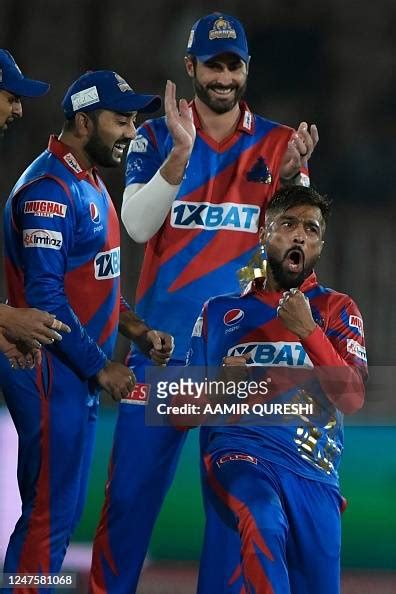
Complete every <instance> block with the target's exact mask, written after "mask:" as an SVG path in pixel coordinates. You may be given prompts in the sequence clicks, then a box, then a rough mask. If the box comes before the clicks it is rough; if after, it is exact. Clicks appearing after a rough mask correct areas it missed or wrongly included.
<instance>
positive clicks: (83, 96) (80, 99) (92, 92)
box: [71, 86, 99, 111]
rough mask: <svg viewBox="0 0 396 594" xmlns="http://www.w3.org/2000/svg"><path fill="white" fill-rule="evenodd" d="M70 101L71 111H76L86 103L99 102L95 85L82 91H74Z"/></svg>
mask: <svg viewBox="0 0 396 594" xmlns="http://www.w3.org/2000/svg"><path fill="white" fill-rule="evenodd" d="M71 103H72V106H73V111H77V110H78V109H81V108H82V107H86V106H87V105H93V104H94V103H99V94H98V89H97V88H96V86H93V87H89V89H83V90H82V91H78V93H74V95H72V96H71Z"/></svg>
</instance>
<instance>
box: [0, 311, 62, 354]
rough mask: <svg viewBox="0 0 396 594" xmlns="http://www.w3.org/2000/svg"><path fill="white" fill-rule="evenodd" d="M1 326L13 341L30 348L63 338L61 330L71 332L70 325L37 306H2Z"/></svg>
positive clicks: (7, 336) (8, 338) (0, 313)
mask: <svg viewBox="0 0 396 594" xmlns="http://www.w3.org/2000/svg"><path fill="white" fill-rule="evenodd" d="M0 326H2V327H3V328H4V330H5V336H6V338H7V340H8V341H9V342H11V343H14V344H15V343H16V342H17V341H21V342H22V343H24V345H25V347H26V348H28V349H37V348H39V347H40V346H41V345H42V344H52V343H53V342H54V341H55V340H62V335H61V334H59V332H67V333H69V332H70V328H69V326H67V325H66V324H63V323H62V322H61V321H60V320H57V319H56V318H55V316H53V315H52V314H49V313H47V312H45V311H40V310H39V309H35V308H13V307H9V306H8V305H1V307H0Z"/></svg>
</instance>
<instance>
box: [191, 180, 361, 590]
mask: <svg viewBox="0 0 396 594" xmlns="http://www.w3.org/2000/svg"><path fill="white" fill-rule="evenodd" d="M329 211H330V204H329V201H328V200H327V199H326V198H325V197H323V196H321V195H320V194H318V193H317V192H315V191H313V190H312V189H311V188H304V187H292V188H288V189H283V190H281V191H279V192H278V193H277V194H276V195H275V196H274V198H273V200H272V201H271V203H270V205H269V206H268V207H267V212H266V220H265V228H263V229H262V230H261V231H262V232H261V241H262V243H263V245H264V247H265V249H266V254H267V279H266V280H265V281H264V282H263V281H262V280H257V281H254V282H253V283H252V284H251V286H250V287H249V288H248V290H246V291H245V292H244V293H243V294H242V295H241V294H237V293H235V294H233V295H221V296H218V297H214V298H213V299H210V300H209V301H208V302H207V303H206V304H205V307H204V309H203V312H202V314H201V316H200V318H198V321H197V324H196V327H195V329H194V332H193V337H192V342H191V351H190V353H189V364H190V365H193V366H199V367H202V368H209V369H215V368H217V369H219V368H220V369H224V368H222V367H221V366H222V365H226V366H227V367H226V370H227V372H228V373H229V374H230V377H231V378H232V377H233V372H234V373H235V369H236V368H235V366H237V367H238V369H237V372H238V375H239V378H241V375H240V373H241V370H242V369H245V370H247V369H248V368H249V367H250V365H252V366H254V367H251V369H252V372H255V375H254V376H253V377H254V378H255V379H256V380H257V381H259V380H260V379H263V378H266V381H267V382H268V377H269V378H271V381H270V382H269V383H268V385H269V392H268V395H266V396H265V397H264V398H261V399H258V400H257V401H258V402H263V401H266V402H272V403H273V402H278V403H293V402H294V403H295V404H309V403H311V405H312V407H313V408H312V411H313V414H304V413H302V414H301V415H300V416H295V417H294V421H291V420H290V419H289V421H286V420H285V417H283V418H281V420H279V419H280V417H278V418H277V420H276V419H275V418H274V416H272V417H271V416H268V417H267V418H266V419H263V418H260V417H255V419H253V420H251V421H250V422H249V418H248V417H246V418H243V417H242V418H239V420H238V421H237V422H234V423H230V424H224V422H223V425H222V426H217V427H214V426H213V427H203V428H202V433H204V434H205V443H206V446H205V448H204V451H203V455H204V467H205V481H206V484H207V485H208V486H209V494H208V498H209V499H210V500H211V502H212V504H213V509H216V510H217V514H218V515H217V518H216V521H215V523H214V525H213V526H212V525H211V523H212V520H213V518H212V517H211V516H208V524H209V525H208V526H207V530H208V531H209V532H211V533H212V534H215V532H214V530H218V525H219V523H221V522H222V523H223V525H224V530H226V531H228V542H226V545H225V546H226V549H227V551H228V553H230V551H232V550H234V555H233V557H229V558H228V565H227V566H226V567H224V566H219V565H218V566H215V565H213V564H212V563H210V562H209V563H207V561H208V560H209V556H210V552H211V549H212V550H213V547H214V546H216V541H215V540H212V543H211V546H210V543H207V546H208V548H209V551H207V555H206V559H205V556H204V559H203V562H202V564H201V569H200V588H201V589H202V590H204V591H207V592H209V591H210V590H211V591H212V592H216V594H240V593H241V592H254V593H255V594H308V593H311V592H320V593H321V594H339V592H340V548H341V526H340V515H341V511H342V509H343V506H344V503H345V502H344V500H343V498H342V497H341V495H340V490H339V480H338V467H339V463H340V457H341V454H342V450H343V413H346V414H352V413H354V412H356V411H357V410H359V408H361V406H362V405H363V401H364V392H365V390H364V381H365V380H366V378H367V359H366V349H365V343H364V331H363V321H362V318H361V314H360V312H359V310H358V308H357V306H356V304H355V303H354V301H353V300H352V299H351V298H350V297H349V296H348V295H344V294H342V293H338V292H337V291H334V290H332V289H328V288H325V287H323V286H322V285H319V284H318V281H317V279H316V276H315V273H314V267H315V265H316V263H317V261H318V259H319V257H320V254H321V251H322V248H323V244H324V242H323V239H324V234H325V228H326V224H327V221H328V216H329ZM238 310H239V311H241V312H243V314H244V315H243V317H242V316H241V318H240V322H238V324H237V325H235V331H234V332H232V333H229V332H228V333H227V326H226V325H225V323H224V320H225V319H226V317H227V314H229V313H230V312H232V311H238ZM260 366H261V369H263V373H262V375H259V374H258V373H257V372H259V371H260ZM206 372H207V373H209V371H208V369H207V371H206ZM293 376H294V377H293ZM244 379H245V380H246V379H247V378H246V377H245V378H244ZM285 386H286V387H285ZM222 400H223V402H224V398H223V399H222ZM215 401H216V399H215ZM217 401H218V399H217ZM247 402H249V400H248V401H247ZM214 421H215V420H214V419H213V418H212V419H211V424H212V425H214V424H217V425H220V423H215V422H214ZM258 421H261V426H257V422H258ZM232 543H234V544H235V543H238V547H236V546H234V548H233V547H232V546H231V545H232ZM232 558H233V564H231V565H230V561H231V559H232Z"/></svg>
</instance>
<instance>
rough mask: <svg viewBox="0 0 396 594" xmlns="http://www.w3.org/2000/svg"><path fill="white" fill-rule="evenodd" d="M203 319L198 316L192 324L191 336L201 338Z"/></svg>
mask: <svg viewBox="0 0 396 594" xmlns="http://www.w3.org/2000/svg"><path fill="white" fill-rule="evenodd" d="M202 328H203V318H202V316H200V317H199V318H197V321H196V322H195V324H194V328H193V331H192V336H198V337H199V336H202Z"/></svg>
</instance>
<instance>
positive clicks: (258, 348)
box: [227, 342, 313, 369]
mask: <svg viewBox="0 0 396 594" xmlns="http://www.w3.org/2000/svg"><path fill="white" fill-rule="evenodd" d="M245 354H249V355H250V359H248V361H247V363H248V364H250V365H266V366H269V367H277V366H279V367H302V368H307V369H311V368H313V364H312V361H311V359H310V358H309V356H308V355H307V353H306V352H305V350H304V347H303V346H302V344H301V343H299V342H246V343H243V344H238V345H236V346H233V347H231V348H230V349H228V351H227V356H228V357H238V356H240V355H245Z"/></svg>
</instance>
